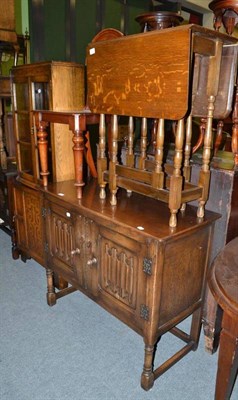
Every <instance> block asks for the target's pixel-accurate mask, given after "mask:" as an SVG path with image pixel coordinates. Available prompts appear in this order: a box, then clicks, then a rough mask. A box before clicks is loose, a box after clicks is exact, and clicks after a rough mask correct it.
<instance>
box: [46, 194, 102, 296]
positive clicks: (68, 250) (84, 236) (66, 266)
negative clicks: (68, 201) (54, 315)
mask: <svg viewBox="0 0 238 400" xmlns="http://www.w3.org/2000/svg"><path fill="white" fill-rule="evenodd" d="M45 213H46V231H47V245H48V246H47V247H48V249H47V252H48V255H47V262H48V266H49V268H51V269H53V270H54V271H56V272H58V273H59V274H60V275H62V276H63V277H64V279H66V280H67V281H68V282H70V283H71V284H72V285H73V286H76V287H77V288H78V289H81V290H83V291H89V292H90V293H91V294H92V295H96V293H97V289H98V277H97V276H98V269H97V267H98V259H97V252H98V250H97V247H98V246H97V243H98V242H97V237H98V227H97V225H96V224H95V223H94V221H92V220H90V219H88V218H86V217H84V216H82V215H80V214H78V213H77V214H75V212H74V211H72V210H71V209H70V208H67V205H66V206H61V205H58V204H55V203H52V202H50V201H48V200H46V202H45ZM90 293H89V295H90Z"/></svg>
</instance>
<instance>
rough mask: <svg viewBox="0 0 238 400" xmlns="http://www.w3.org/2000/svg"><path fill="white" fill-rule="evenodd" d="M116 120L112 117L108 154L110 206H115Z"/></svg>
mask: <svg viewBox="0 0 238 400" xmlns="http://www.w3.org/2000/svg"><path fill="white" fill-rule="evenodd" d="M117 140H118V120H117V115H112V149H111V153H110V163H109V188H110V192H111V200H110V204H111V205H112V206H115V205H116V204H117V198H116V194H117V177H116V165H117V151H118V144H117Z"/></svg>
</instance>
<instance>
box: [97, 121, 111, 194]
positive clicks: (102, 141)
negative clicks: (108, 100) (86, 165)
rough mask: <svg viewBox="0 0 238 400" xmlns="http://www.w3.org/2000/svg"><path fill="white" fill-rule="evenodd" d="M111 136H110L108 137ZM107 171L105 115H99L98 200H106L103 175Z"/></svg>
mask: <svg viewBox="0 0 238 400" xmlns="http://www.w3.org/2000/svg"><path fill="white" fill-rule="evenodd" d="M110 136H111V135H110ZM106 169H107V158H106V123H105V115H104V114H100V122H99V143H98V154H97V171H98V184H99V187H100V193H99V197H100V199H102V200H103V199H105V198H106V191H105V187H106V182H105V181H104V179H103V173H104V171H106Z"/></svg>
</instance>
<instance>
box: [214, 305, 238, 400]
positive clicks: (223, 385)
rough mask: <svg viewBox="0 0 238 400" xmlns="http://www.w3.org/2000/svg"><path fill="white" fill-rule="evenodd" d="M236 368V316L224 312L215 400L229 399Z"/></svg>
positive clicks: (237, 349) (237, 326) (237, 364)
mask: <svg viewBox="0 0 238 400" xmlns="http://www.w3.org/2000/svg"><path fill="white" fill-rule="evenodd" d="M237 370H238V317H236V318H234V316H233V317H230V316H229V315H228V314H226V313H225V312H224V314H223V319H222V331H221V336H220V349H219V357H218V370H217V378H216V392H215V400H229V399H230V396H231V393H232V389H233V386H234V383H235V378H236V374H237Z"/></svg>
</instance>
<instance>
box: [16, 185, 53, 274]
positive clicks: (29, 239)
mask: <svg viewBox="0 0 238 400" xmlns="http://www.w3.org/2000/svg"><path fill="white" fill-rule="evenodd" d="M13 196H14V228H15V233H16V242H17V249H19V251H20V252H23V253H24V254H25V255H26V256H28V257H32V258H34V260H36V261H37V262H38V263H40V264H41V265H43V266H44V265H45V259H44V245H45V240H44V231H43V219H42V205H43V198H42V195H41V193H40V192H38V191H36V190H33V189H30V188H27V187H25V186H23V185H21V184H17V183H16V184H15V185H14V188H13Z"/></svg>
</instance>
